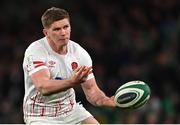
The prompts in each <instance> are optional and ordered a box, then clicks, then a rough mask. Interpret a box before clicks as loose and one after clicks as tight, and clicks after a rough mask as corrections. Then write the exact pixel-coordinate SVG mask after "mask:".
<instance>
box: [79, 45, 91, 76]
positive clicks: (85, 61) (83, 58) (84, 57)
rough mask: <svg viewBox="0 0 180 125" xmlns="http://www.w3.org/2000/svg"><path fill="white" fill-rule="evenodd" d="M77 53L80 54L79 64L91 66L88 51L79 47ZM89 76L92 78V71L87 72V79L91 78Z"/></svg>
mask: <svg viewBox="0 0 180 125" xmlns="http://www.w3.org/2000/svg"><path fill="white" fill-rule="evenodd" d="M79 54H80V56H79V57H80V60H79V61H80V65H81V66H88V67H91V66H92V59H91V56H90V55H89V53H88V52H87V51H86V50H85V49H83V48H81V49H80V53H79ZM91 78H94V74H93V73H91V74H89V76H88V78H87V80H88V79H91Z"/></svg>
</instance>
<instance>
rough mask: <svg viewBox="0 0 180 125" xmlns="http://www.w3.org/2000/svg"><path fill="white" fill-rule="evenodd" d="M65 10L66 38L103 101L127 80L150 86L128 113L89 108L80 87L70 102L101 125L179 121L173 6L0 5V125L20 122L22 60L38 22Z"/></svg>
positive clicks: (168, 1) (131, 2)
mask: <svg viewBox="0 0 180 125" xmlns="http://www.w3.org/2000/svg"><path fill="white" fill-rule="evenodd" d="M52 6H56V7H60V8H64V9H66V10H68V11H69V13H70V16H71V25H72V36H71V39H72V40H74V41H76V42H78V43H79V44H80V45H81V46H83V47H84V48H85V49H86V50H87V51H88V52H89V54H90V55H91V57H92V60H93V69H94V70H93V71H94V73H95V76H96V79H97V83H98V85H99V86H100V88H101V89H102V90H103V91H104V92H105V93H106V94H107V95H109V96H112V95H113V94H114V93H115V91H116V89H117V88H118V87H119V86H120V85H122V84H123V83H126V82H128V81H132V80H142V81H144V82H146V83H147V84H148V85H149V86H150V88H151V98H150V100H149V101H148V103H147V104H146V105H144V106H143V107H141V108H139V109H137V110H134V111H124V110H121V109H119V108H115V109H109V108H108V109H107V108H104V107H101V108H100V107H93V106H92V105H90V104H89V103H88V102H87V101H86V99H85V96H84V94H83V91H82V90H81V88H80V87H77V88H75V89H76V94H77V100H78V101H81V103H82V104H83V105H85V107H86V108H87V109H88V110H89V111H90V112H91V113H92V114H93V115H94V116H95V117H96V118H97V119H98V120H99V121H100V122H101V123H111V124H113V123H119V124H121V123H122V124H124V123H131V124H136V123H142V124H145V123H151V124H155V123H158V124H160V123H164V124H166V123H168V124H173V123H180V92H179V89H180V87H179V85H178V84H179V83H180V77H179V74H180V62H179V53H180V48H179V41H180V35H179V34H180V8H179V6H180V1H178V0H113V1H112V0H103V1H97V0H46V1H45V0H38V1H37V0H29V1H23V0H15V1H5V0H2V1H1V4H0V10H1V11H0V15H1V16H0V26H1V34H0V57H1V59H0V100H1V103H0V123H1V124H2V123H9V124H10V123H18V124H21V123H23V113H22V102H23V96H24V79H23V70H22V61H23V56H24V55H23V54H24V51H25V49H26V47H27V46H28V45H29V44H30V43H31V42H33V41H35V40H37V39H39V38H41V37H43V33H42V25H41V22H40V18H41V15H42V13H43V12H44V11H45V10H46V9H47V8H49V7H52Z"/></svg>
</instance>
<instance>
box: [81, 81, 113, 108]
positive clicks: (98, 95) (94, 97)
mask: <svg viewBox="0 0 180 125" xmlns="http://www.w3.org/2000/svg"><path fill="white" fill-rule="evenodd" d="M82 89H83V91H84V93H85V95H86V98H87V100H88V101H89V102H90V103H91V104H93V105H95V106H107V107H115V103H114V101H113V97H107V96H106V95H105V93H104V92H103V91H102V90H100V88H99V87H98V86H97V84H96V81H95V78H92V79H89V80H87V81H86V82H84V83H83V84H82Z"/></svg>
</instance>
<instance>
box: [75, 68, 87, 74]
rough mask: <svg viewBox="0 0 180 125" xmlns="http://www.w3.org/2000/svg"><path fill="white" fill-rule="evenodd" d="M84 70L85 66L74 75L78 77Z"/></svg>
mask: <svg viewBox="0 0 180 125" xmlns="http://www.w3.org/2000/svg"><path fill="white" fill-rule="evenodd" d="M84 69H85V66H81V67H80V68H79V69H78V70H77V72H76V75H78V76H79V75H81V74H82V72H83V70H84Z"/></svg>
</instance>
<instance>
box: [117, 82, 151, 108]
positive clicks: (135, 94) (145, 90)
mask: <svg viewBox="0 0 180 125" xmlns="http://www.w3.org/2000/svg"><path fill="white" fill-rule="evenodd" d="M149 98H150V88H149V86H148V85H147V84H146V83H144V82H143V81H131V82H128V83H125V84H123V85H122V86H120V88H118V90H117V91H116V93H115V98H114V101H115V103H116V105H117V106H118V107H120V108H123V109H136V108H139V107H141V106H142V105H144V104H145V103H146V102H147V101H148V100H149Z"/></svg>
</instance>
